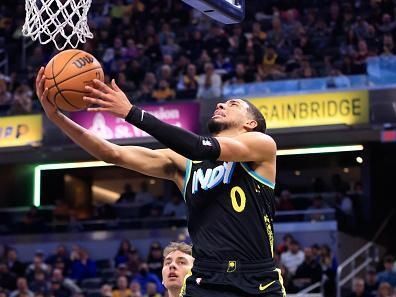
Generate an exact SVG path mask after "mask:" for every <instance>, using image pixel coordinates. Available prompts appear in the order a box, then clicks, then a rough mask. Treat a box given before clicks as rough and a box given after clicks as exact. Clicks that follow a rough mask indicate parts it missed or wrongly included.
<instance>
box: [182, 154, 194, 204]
mask: <svg viewBox="0 0 396 297" xmlns="http://www.w3.org/2000/svg"><path fill="white" fill-rule="evenodd" d="M191 164H192V161H191V160H188V159H187V163H186V172H185V174H184V182H183V198H184V201H186V190H187V184H188V180H189V179H190V174H191Z"/></svg>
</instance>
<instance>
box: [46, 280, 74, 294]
mask: <svg viewBox="0 0 396 297" xmlns="http://www.w3.org/2000/svg"><path fill="white" fill-rule="evenodd" d="M49 295H50V296H54V297H71V292H70V291H69V290H68V289H67V288H65V287H64V286H63V285H62V283H61V282H58V281H55V280H52V281H51V284H50V292H49Z"/></svg>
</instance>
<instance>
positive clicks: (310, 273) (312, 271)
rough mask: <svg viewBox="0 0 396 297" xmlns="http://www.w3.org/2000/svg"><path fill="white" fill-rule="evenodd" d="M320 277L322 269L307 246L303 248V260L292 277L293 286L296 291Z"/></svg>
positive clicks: (317, 280)
mask: <svg viewBox="0 0 396 297" xmlns="http://www.w3.org/2000/svg"><path fill="white" fill-rule="evenodd" d="M321 278H322V269H321V267H320V265H319V263H318V262H317V261H316V259H315V257H314V255H313V253H312V249H311V248H310V247H307V248H305V249H304V262H303V263H302V264H301V265H299V266H298V267H297V270H296V273H295V275H294V277H293V286H294V287H295V288H296V289H297V292H298V291H301V290H302V289H304V288H306V287H308V286H310V285H313V284H314V283H316V282H320V281H321Z"/></svg>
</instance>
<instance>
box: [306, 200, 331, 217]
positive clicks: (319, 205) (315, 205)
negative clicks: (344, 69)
mask: <svg viewBox="0 0 396 297" xmlns="http://www.w3.org/2000/svg"><path fill="white" fill-rule="evenodd" d="M327 208H329V206H328V205H327V204H326V203H325V202H324V201H323V197H322V195H317V196H315V197H314V198H313V200H312V206H310V207H308V209H307V210H311V211H313V210H317V211H318V212H313V213H312V212H310V213H308V214H307V215H306V216H305V219H306V220H309V221H324V220H327V219H329V218H330V215H329V214H325V213H322V212H321V210H323V209H327Z"/></svg>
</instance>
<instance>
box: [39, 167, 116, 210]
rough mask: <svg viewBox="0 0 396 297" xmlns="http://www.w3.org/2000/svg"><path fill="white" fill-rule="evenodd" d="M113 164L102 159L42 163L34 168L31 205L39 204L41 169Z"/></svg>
mask: <svg viewBox="0 0 396 297" xmlns="http://www.w3.org/2000/svg"><path fill="white" fill-rule="evenodd" d="M109 166H114V165H113V164H109V163H105V162H102V161H92V162H73V163H55V164H42V165H38V166H36V167H35V168H34V197H33V205H34V206H36V207H39V206H40V205H41V201H40V200H41V199H40V196H41V171H43V170H58V169H74V168H89V167H109Z"/></svg>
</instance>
